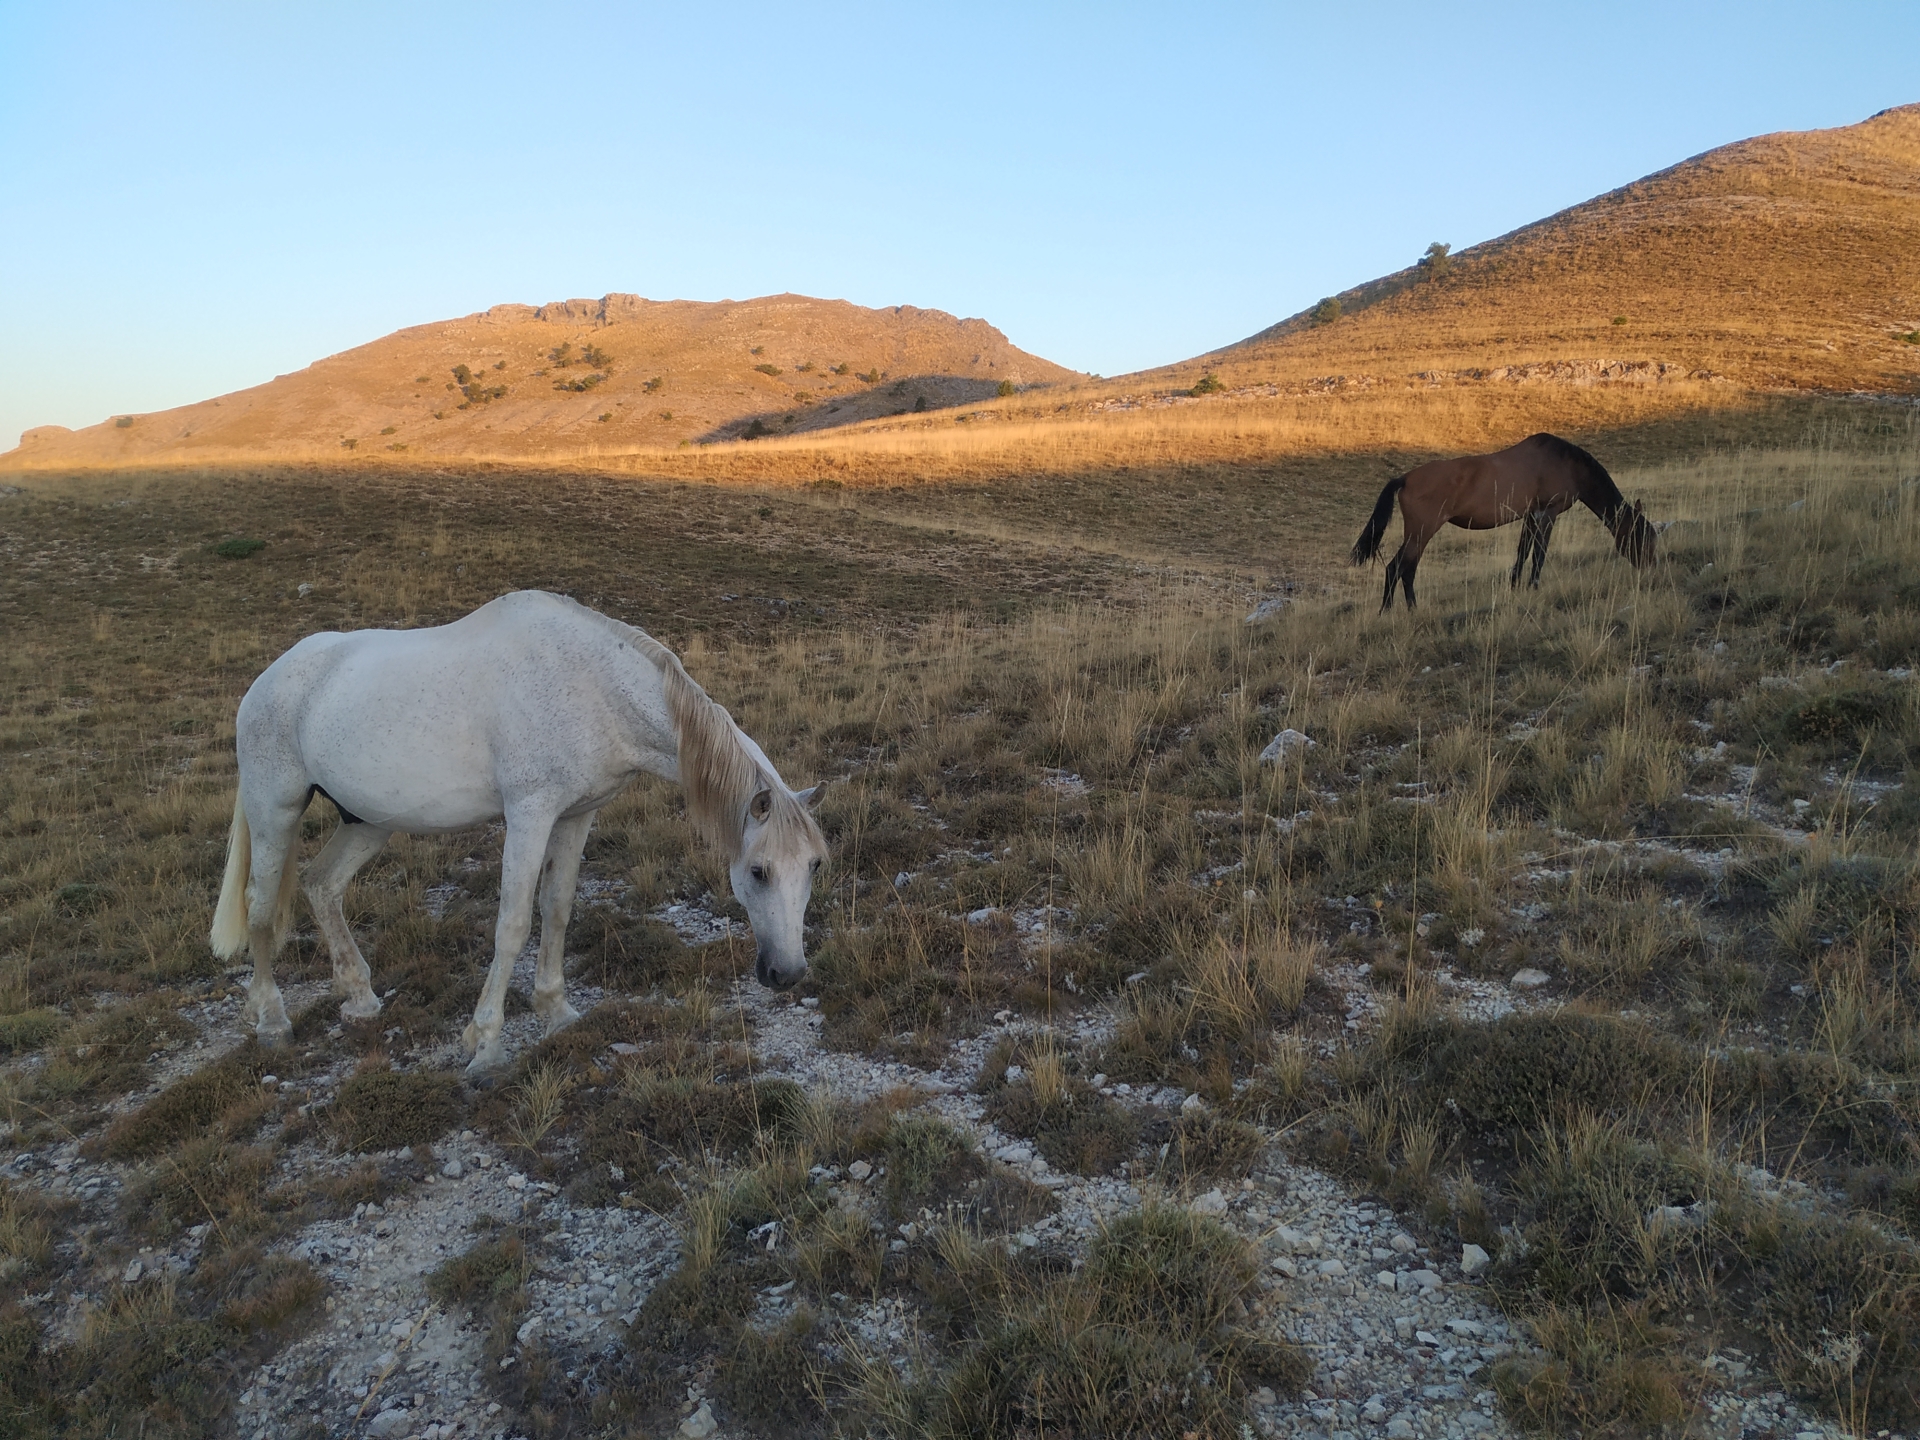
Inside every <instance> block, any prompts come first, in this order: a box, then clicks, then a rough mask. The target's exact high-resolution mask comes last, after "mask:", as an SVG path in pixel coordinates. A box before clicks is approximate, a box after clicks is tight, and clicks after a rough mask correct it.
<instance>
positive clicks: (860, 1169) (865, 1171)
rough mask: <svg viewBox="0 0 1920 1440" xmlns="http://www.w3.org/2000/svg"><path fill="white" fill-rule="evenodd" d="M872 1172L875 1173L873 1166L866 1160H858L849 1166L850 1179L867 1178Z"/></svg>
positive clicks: (848, 1175)
mask: <svg viewBox="0 0 1920 1440" xmlns="http://www.w3.org/2000/svg"><path fill="white" fill-rule="evenodd" d="M871 1174H873V1166H871V1165H869V1164H868V1163H867V1162H866V1161H864V1160H856V1161H854V1162H853V1163H852V1164H851V1165H849V1166H847V1178H848V1179H849V1180H865V1179H866V1178H867V1177H868V1176H869V1175H871Z"/></svg>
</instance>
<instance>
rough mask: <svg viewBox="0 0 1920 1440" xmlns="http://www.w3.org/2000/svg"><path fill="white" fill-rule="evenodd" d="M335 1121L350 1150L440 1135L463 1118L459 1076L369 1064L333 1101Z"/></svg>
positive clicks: (422, 1140) (392, 1146)
mask: <svg viewBox="0 0 1920 1440" xmlns="http://www.w3.org/2000/svg"><path fill="white" fill-rule="evenodd" d="M327 1118H328V1120H329V1122H330V1123H331V1124H332V1126H333V1130H334V1133H335V1134H336V1135H338V1136H339V1137H340V1142H341V1144H343V1145H345V1146H346V1147H347V1149H349V1150H359V1151H367V1150H393V1149H398V1148H399V1147H401V1146H403V1145H423V1144H426V1143H427V1142H428V1141H432V1140H437V1139H439V1138H440V1137H441V1136H442V1135H444V1134H446V1133H447V1131H449V1130H451V1129H452V1128H453V1127H454V1125H455V1124H456V1123H457V1122H458V1121H459V1119H460V1097H459V1082H458V1081H456V1080H455V1079H454V1077H453V1076H451V1075H445V1074H441V1073H440V1072H438V1071H433V1070H395V1069H392V1068H391V1067H389V1066H388V1065H387V1064H386V1063H385V1062H384V1061H378V1062H375V1063H373V1064H370V1065H367V1066H364V1067H362V1068H361V1070H360V1071H359V1072H358V1073H357V1074H355V1075H354V1076H353V1077H352V1078H351V1079H350V1080H348V1081H347V1082H346V1084H344V1085H342V1086H341V1087H340V1093H339V1094H338V1095H337V1096H336V1097H335V1099H334V1102H333V1104H332V1106H330V1107H329V1110H328V1116H327Z"/></svg>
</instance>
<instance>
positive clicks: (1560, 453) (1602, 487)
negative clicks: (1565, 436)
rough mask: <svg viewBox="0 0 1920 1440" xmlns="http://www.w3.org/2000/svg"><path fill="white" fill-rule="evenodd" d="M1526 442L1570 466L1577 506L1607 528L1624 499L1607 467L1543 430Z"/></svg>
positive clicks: (1625, 500)
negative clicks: (1577, 492) (1577, 493)
mask: <svg viewBox="0 0 1920 1440" xmlns="http://www.w3.org/2000/svg"><path fill="white" fill-rule="evenodd" d="M1527 441H1528V443H1530V444H1534V445H1538V446H1540V448H1541V449H1543V450H1545V451H1546V452H1547V453H1548V454H1550V455H1552V456H1553V457H1554V458H1555V459H1556V460H1564V461H1566V462H1567V464H1569V465H1570V466H1572V467H1573V470H1574V473H1575V474H1576V475H1577V476H1578V477H1579V480H1578V483H1579V485H1580V503H1581V504H1582V505H1585V506H1586V507H1587V508H1588V509H1589V510H1591V511H1593V513H1594V514H1596V515H1598V516H1599V517H1600V519H1601V521H1602V522H1603V523H1605V524H1606V526H1607V527H1608V528H1609V529H1611V528H1612V527H1613V524H1614V519H1615V517H1616V516H1617V515H1619V513H1620V507H1621V506H1622V505H1625V504H1626V503H1627V497H1626V496H1624V495H1622V494H1621V493H1620V487H1619V486H1618V485H1616V484H1614V483H1613V476H1611V475H1609V474H1608V473H1607V467H1606V466H1604V465H1602V464H1601V463H1600V462H1599V461H1598V460H1596V459H1594V458H1593V456H1592V455H1590V454H1588V453H1587V452H1586V451H1585V450H1582V449H1581V448H1580V447H1579V446H1578V445H1576V444H1574V443H1573V442H1572V441H1571V440H1562V439H1561V438H1560V437H1559V436H1558V435H1549V434H1548V433H1547V432H1546V431H1544V430H1542V431H1541V432H1540V433H1539V434H1537V435H1529V436H1528V437H1527Z"/></svg>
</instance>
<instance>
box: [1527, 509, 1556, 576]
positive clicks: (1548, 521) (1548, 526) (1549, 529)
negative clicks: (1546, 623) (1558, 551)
mask: <svg viewBox="0 0 1920 1440" xmlns="http://www.w3.org/2000/svg"><path fill="white" fill-rule="evenodd" d="M1534 517H1537V518H1538V524H1536V525H1535V526H1534V537H1533V578H1532V579H1531V580H1529V581H1527V588H1528V589H1529V590H1538V589H1539V588H1540V567H1541V566H1542V565H1545V564H1546V563H1547V541H1549V540H1551V539H1552V538H1553V522H1554V521H1555V520H1557V519H1559V518H1560V517H1559V516H1557V515H1555V514H1554V513H1553V511H1551V510H1537V511H1535V512H1534ZM1534 517H1529V518H1530V519H1532V518H1534Z"/></svg>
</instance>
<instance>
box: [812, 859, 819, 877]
mask: <svg viewBox="0 0 1920 1440" xmlns="http://www.w3.org/2000/svg"><path fill="white" fill-rule="evenodd" d="M813 873H814V874H816V875H818V874H819V873H820V861H819V859H818V857H816V858H815V859H814V862H813Z"/></svg>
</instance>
